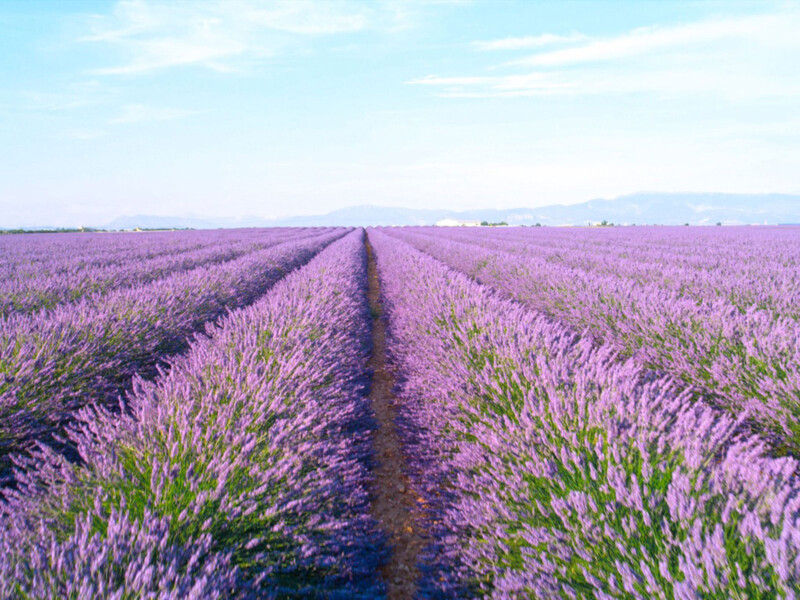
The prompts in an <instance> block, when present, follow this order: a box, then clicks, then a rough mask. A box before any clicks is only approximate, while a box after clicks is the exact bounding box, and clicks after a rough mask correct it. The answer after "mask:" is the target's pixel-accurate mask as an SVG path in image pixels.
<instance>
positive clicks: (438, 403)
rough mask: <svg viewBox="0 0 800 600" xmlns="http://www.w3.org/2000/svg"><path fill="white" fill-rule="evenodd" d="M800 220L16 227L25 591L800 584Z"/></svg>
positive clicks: (696, 588) (0, 578) (11, 369)
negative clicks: (130, 229) (30, 231)
mask: <svg viewBox="0 0 800 600" xmlns="http://www.w3.org/2000/svg"><path fill="white" fill-rule="evenodd" d="M799 234H800V230H798V229H797V228H794V227H757V228H756V227H724V228H723V227H708V228H700V227H613V228H607V227H602V228H599V227H597V228H550V227H536V228H534V227H531V228H495V227H492V228H489V227H480V228H478V227H476V228H462V227H454V228H441V227H440V228H434V227H404V228H368V229H366V230H364V229H361V228H276V229H240V230H218V231H179V232H158V233H155V232H153V233H136V234H132V233H129V234H122V233H120V234H99V233H98V234H85V233H82V234H77V233H76V234H36V235H6V236H2V237H0V273H2V279H0V522H1V523H2V527H0V598H3V599H5V598H14V599H16V598H20V599H34V598H35V599H39V598H43V599H44V598H47V599H56V598H59V599H60V598H70V599H90V598H115V599H133V598H152V599H182V598H198V599H200V598H203V599H205V598H365V599H366V598H382V597H389V598H406V597H416V598H564V599H569V598H591V599H596V600H603V599H610V598H626V599H627V598H639V599H647V598H664V599H671V598H679V599H693V598H704V599H706V598H708V599H712V598H713V599H728V598H774V599H787V600H788V599H795V598H800V479H798V471H799V469H798V467H800V463H798V460H800V325H799V324H798V320H799V319H800V308H798V306H800V264H798V261H800V235H799Z"/></svg>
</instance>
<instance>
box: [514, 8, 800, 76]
mask: <svg viewBox="0 0 800 600" xmlns="http://www.w3.org/2000/svg"><path fill="white" fill-rule="evenodd" d="M798 25H800V21H799V20H798V15H797V13H796V12H790V13H781V14H765V15H754V16H748V17H740V18H733V19H715V20H708V21H702V22H698V23H689V24H684V25H679V26H674V27H643V28H640V29H635V30H633V31H631V32H629V33H625V34H623V35H619V36H617V37H613V38H606V39H599V40H590V41H588V42H587V43H585V44H582V45H580V46H578V47H575V48H565V49H562V50H554V51H551V52H543V53H539V54H534V55H532V56H529V57H526V58H522V59H518V60H515V61H512V62H510V63H507V64H509V65H513V66H533V67H552V66H563V65H573V64H578V63H587V62H597V61H609V60H617V59H622V58H628V57H633V56H639V55H643V54H649V53H654V52H657V51H660V50H666V51H670V50H677V49H681V48H691V47H695V46H698V45H707V44H709V43H714V42H720V41H723V42H733V43H737V42H738V43H742V42H746V43H760V44H764V45H769V46H775V45H787V44H788V45H790V46H792V47H795V48H796V47H798V35H797V31H798Z"/></svg>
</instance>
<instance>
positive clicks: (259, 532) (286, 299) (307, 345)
mask: <svg viewBox="0 0 800 600" xmlns="http://www.w3.org/2000/svg"><path fill="white" fill-rule="evenodd" d="M365 286H366V265H365V253H364V248H363V232H362V231H355V232H351V233H350V234H349V235H347V236H346V237H345V238H343V239H341V240H339V241H337V242H335V243H334V244H333V245H331V246H330V247H329V248H327V249H326V250H324V251H323V252H321V253H320V254H319V255H318V256H317V257H316V258H314V259H313V260H311V261H310V262H309V263H308V265H306V266H305V267H303V268H302V269H300V270H297V271H295V272H293V273H292V274H290V275H288V276H287V277H286V278H285V279H283V280H282V281H280V282H279V283H277V284H276V285H275V286H274V287H273V288H272V290H271V291H270V292H269V294H268V295H267V296H265V297H264V298H263V299H262V300H260V301H258V302H257V303H256V304H254V305H252V306H250V307H248V308H245V309H242V310H239V311H236V312H234V313H231V314H230V315H228V316H227V317H225V318H224V319H223V320H222V321H221V322H220V324H219V325H218V326H214V327H209V329H208V335H209V337H208V338H203V339H199V340H197V341H196V342H195V343H194V344H193V345H192V348H191V351H190V352H189V353H188V354H187V355H185V356H184V357H182V358H178V359H176V360H175V361H174V364H173V365H172V368H171V370H170V372H169V374H166V375H164V376H162V377H160V378H159V379H158V380H156V381H154V382H152V383H148V382H145V381H142V380H139V381H138V383H137V386H136V390H135V392H134V393H133V394H132V395H131V396H130V414H129V415H128V414H125V415H112V414H110V413H109V412H108V411H106V410H105V409H103V408H102V407H95V408H91V409H89V408H86V409H84V410H83V411H82V412H81V419H80V426H75V427H74V428H72V433H71V437H72V439H73V440H74V443H75V444H76V446H77V448H78V450H79V452H80V455H81V458H82V459H83V463H84V464H83V466H77V465H74V464H71V463H69V462H67V461H65V460H64V459H63V458H62V457H61V456H60V455H58V454H56V453H53V452H52V451H50V450H48V448H47V447H46V446H44V445H41V446H40V450H39V451H38V452H37V453H36V455H35V456H34V457H32V458H29V459H27V460H26V462H27V463H29V464H28V467H29V468H28V469H26V470H25V472H21V473H20V474H19V478H20V483H19V489H18V490H15V491H9V492H8V496H9V499H8V502H7V504H6V505H4V506H3V507H2V511H3V513H2V518H3V520H4V523H5V524H6V526H5V527H4V528H3V529H2V530H0V596H2V597H22V598H97V597H109V598H269V597H278V596H280V597H290V596H302V597H320V598H374V597H380V596H382V595H383V594H384V590H383V587H382V584H381V583H380V582H379V580H378V578H377V566H378V563H379V561H380V560H381V559H382V556H383V554H384V551H383V550H382V545H381V544H382V542H381V538H380V536H378V535H377V534H376V532H375V529H374V525H375V524H374V523H373V521H372V519H371V518H370V517H369V513H368V498H367V494H366V491H365V489H366V488H365V486H366V481H367V469H366V464H367V460H368V458H369V455H370V451H369V439H370V438H369V436H370V431H371V428H372V426H373V425H372V421H371V419H370V415H369V406H368V404H367V400H366V397H365V394H364V391H365V390H364V387H365V384H366V359H367V354H368V351H369V338H368V335H369V314H368V310H367V303H366V293H365Z"/></svg>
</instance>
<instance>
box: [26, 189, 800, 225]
mask: <svg viewBox="0 0 800 600" xmlns="http://www.w3.org/2000/svg"><path fill="white" fill-rule="evenodd" d="M443 219H452V220H456V221H488V222H490V223H498V222H506V223H508V224H509V225H535V224H536V223H539V224H541V225H548V226H564V225H573V226H574V225H577V226H580V225H584V226H585V225H593V224H597V223H600V222H602V221H606V222H610V223H614V224H617V225H683V224H686V223H688V224H690V225H713V224H715V223H722V224H723V225H748V224H759V225H763V224H769V225H776V224H795V223H800V194H723V193H688V192H687V193H659V192H637V193H634V194H628V195H624V196H619V197H617V198H613V199H605V198H595V199H592V200H587V201H585V202H580V203H577V204H569V205H562V204H551V205H547V206H541V207H534V208H526V207H520V208H509V209H496V208H487V209H471V210H462V211H456V210H447V209H415V208H403V207H398V206H377V205H374V204H365V205H359V206H350V207H346V208H341V209H338V210H334V211H331V212H329V213H326V214H319V215H304V216H293V217H285V218H278V219H267V218H263V217H255V216H249V217H238V218H232V217H231V218H225V217H201V216H156V215H133V216H120V217H117V218H116V219H114V220H113V221H111V222H109V223H107V224H106V225H104V226H101V228H103V229H113V230H126V229H136V228H139V229H173V228H194V229H214V228H231V227H332V226H342V225H345V226H360V227H366V226H370V225H434V224H436V222H437V221H441V220H443ZM41 229H47V228H45V227H42V228H41Z"/></svg>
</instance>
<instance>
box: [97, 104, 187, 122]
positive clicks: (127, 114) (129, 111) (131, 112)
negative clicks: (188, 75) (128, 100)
mask: <svg viewBox="0 0 800 600" xmlns="http://www.w3.org/2000/svg"><path fill="white" fill-rule="evenodd" d="M194 114H197V111H191V110H180V109H175V108H156V107H153V106H145V105H143V104H127V105H125V106H123V107H122V114H121V115H120V116H119V117H117V118H115V119H112V120H111V123H113V124H121V123H147V122H152V121H172V120H173V119H182V118H184V117H188V116H190V115H194Z"/></svg>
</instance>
